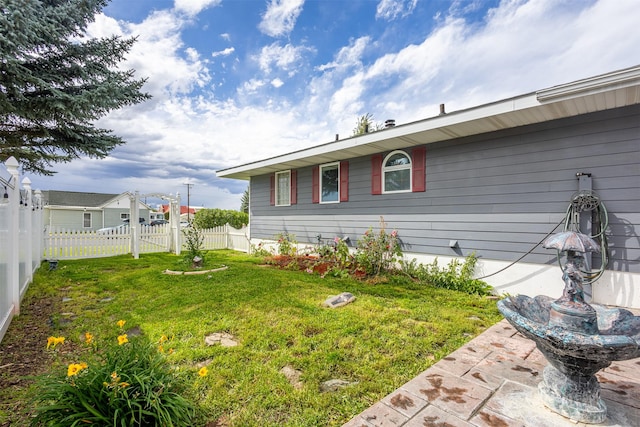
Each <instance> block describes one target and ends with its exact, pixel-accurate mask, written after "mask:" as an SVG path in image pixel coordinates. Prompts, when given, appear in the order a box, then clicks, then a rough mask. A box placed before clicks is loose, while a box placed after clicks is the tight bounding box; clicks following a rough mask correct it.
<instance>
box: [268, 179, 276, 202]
mask: <svg viewBox="0 0 640 427" xmlns="http://www.w3.org/2000/svg"><path fill="white" fill-rule="evenodd" d="M269 178H270V185H271V188H270V189H269V191H270V200H269V203H270V204H271V206H274V205H275V204H276V175H275V174H273V175H271V176H270V177H269Z"/></svg>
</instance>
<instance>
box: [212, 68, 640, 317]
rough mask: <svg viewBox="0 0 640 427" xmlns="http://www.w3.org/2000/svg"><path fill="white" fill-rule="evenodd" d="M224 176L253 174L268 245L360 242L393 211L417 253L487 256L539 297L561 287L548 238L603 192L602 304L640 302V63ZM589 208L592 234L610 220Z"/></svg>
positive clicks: (508, 288)
mask: <svg viewBox="0 0 640 427" xmlns="http://www.w3.org/2000/svg"><path fill="white" fill-rule="evenodd" d="M218 176H221V177H227V178H235V179H243V180H248V181H249V182H250V194H251V197H250V233H251V238H252V240H253V241H254V243H255V242H258V241H261V240H272V239H273V238H274V236H275V235H277V234H278V233H283V232H286V233H291V234H294V235H295V236H296V240H298V241H299V242H301V243H307V244H315V243H316V242H317V236H322V238H323V239H325V238H326V239H329V238H333V237H341V238H345V237H349V241H350V242H351V244H353V245H356V244H357V240H358V238H360V237H361V236H362V235H363V233H364V232H365V231H366V230H367V229H368V228H369V227H373V228H374V230H377V229H378V228H379V224H380V221H381V218H383V220H384V223H386V227H387V230H389V231H391V230H392V229H395V230H397V231H398V236H399V237H400V238H401V240H402V243H403V249H404V253H405V257H406V258H407V259H412V258H416V259H417V260H418V261H419V262H422V263H429V262H432V261H433V260H434V259H435V258H436V257H437V258H438V260H439V264H440V265H445V264H446V263H447V262H448V261H449V260H450V259H453V258H456V257H461V256H467V255H469V254H472V253H475V254H476V256H478V258H479V265H478V271H477V276H478V277H486V278H485V279H484V280H486V281H487V282H488V283H489V284H491V285H492V286H494V288H495V289H496V290H497V291H498V292H508V293H511V294H518V293H521V294H526V295H530V296H535V295H539V294H544V295H550V296H553V297H556V296H560V294H561V292H562V288H563V282H562V279H561V272H560V269H559V267H558V263H557V254H556V252H555V251H554V250H548V249H543V248H542V247H541V246H540V245H539V243H540V242H541V241H542V240H543V239H544V238H545V236H546V235H547V234H548V233H550V232H552V231H554V230H555V231H562V227H563V225H562V221H563V219H564V218H565V215H566V213H567V210H568V207H569V205H570V204H571V202H572V200H574V199H575V197H574V196H576V194H580V195H587V196H592V195H594V193H595V195H597V196H598V197H599V200H600V202H601V203H600V204H601V207H603V208H601V212H603V209H604V208H606V211H607V212H608V220H609V225H608V228H607V232H606V235H607V238H608V243H609V256H610V260H609V262H608V265H607V269H606V270H605V272H604V274H603V275H602V277H601V278H600V279H599V280H598V281H597V282H596V283H594V284H593V287H592V290H591V292H592V295H593V300H594V301H595V302H600V303H605V304H615V305H620V306H627V307H640V237H639V235H638V232H639V224H640V66H636V67H633V68H629V69H625V70H620V71H616V72H612V73H608V74H606V75H600V76H596V77H592V78H588V79H584V80H580V81H576V82H572V83H569V84H565V85H561V86H556V87H551V88H548V89H542V90H539V91H537V92H534V93H529V94H525V95H522V96H517V97H514V98H511V99H506V100H502V101H497V102H494V103H491V104H486V105H481V106H478V107H474V108H469V109H466V110H461V111H455V112H451V113H446V114H444V113H443V114H440V115H438V116H435V117H432V118H428V119H425V120H421V121H417V122H413V123H408V124H402V125H398V126H390V127H388V128H386V129H384V130H381V131H377V132H372V133H368V134H364V135H360V136H356V137H351V138H348V139H343V140H337V141H335V142H331V143H328V144H324V145H319V146H316V147H312V148H308V149H304V150H300V151H296V152H292V153H288V154H284V155H281V156H278V157H274V158H270V159H265V160H261V161H257V162H254V163H250V164H245V165H241V166H236V167H232V168H229V169H225V170H221V171H218ZM585 215H586V219H585ZM589 215H590V213H589V211H585V213H583V214H582V227H583V230H582V231H590V230H589V229H590V228H593V227H596V228H597V221H593V220H592V219H591V218H589V217H588V216H589ZM521 258H522V259H521ZM519 259H521V260H520V261H519V262H517V263H516V264H514V265H511V264H512V263H513V262H514V261H516V260H519ZM597 264H598V260H597V259H594V262H593V265H594V267H597ZM508 266H509V268H506V269H504V268H505V267H508ZM503 269H504V270H503ZM487 276H488V277H487Z"/></svg>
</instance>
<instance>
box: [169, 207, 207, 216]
mask: <svg viewBox="0 0 640 427" xmlns="http://www.w3.org/2000/svg"><path fill="white" fill-rule="evenodd" d="M200 209H202V208H194V207H191V208H189V209H187V207H186V206H183V205H181V206H180V214H181V215H182V214H186V213H187V211H188V213H190V214H195V213H196V211H198V210H200ZM161 212H162V213H166V212H169V205H162V207H161Z"/></svg>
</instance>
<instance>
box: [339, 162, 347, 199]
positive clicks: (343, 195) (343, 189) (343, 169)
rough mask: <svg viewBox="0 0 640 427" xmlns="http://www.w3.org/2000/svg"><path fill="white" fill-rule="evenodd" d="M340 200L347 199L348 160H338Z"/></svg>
mask: <svg viewBox="0 0 640 427" xmlns="http://www.w3.org/2000/svg"><path fill="white" fill-rule="evenodd" d="M340 201H341V202H348V201H349V162H340Z"/></svg>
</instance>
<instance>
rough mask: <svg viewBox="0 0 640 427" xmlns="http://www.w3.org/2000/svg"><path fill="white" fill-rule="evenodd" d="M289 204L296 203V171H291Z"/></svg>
mask: <svg viewBox="0 0 640 427" xmlns="http://www.w3.org/2000/svg"><path fill="white" fill-rule="evenodd" d="M290 179H291V204H292V205H295V204H296V203H298V171H291V178H290Z"/></svg>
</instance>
